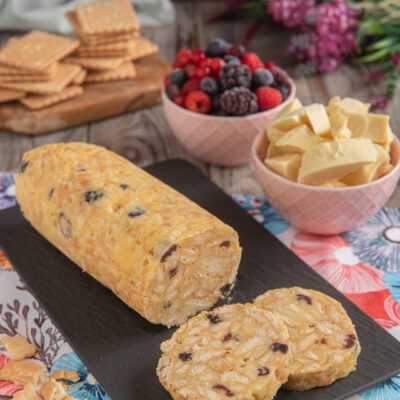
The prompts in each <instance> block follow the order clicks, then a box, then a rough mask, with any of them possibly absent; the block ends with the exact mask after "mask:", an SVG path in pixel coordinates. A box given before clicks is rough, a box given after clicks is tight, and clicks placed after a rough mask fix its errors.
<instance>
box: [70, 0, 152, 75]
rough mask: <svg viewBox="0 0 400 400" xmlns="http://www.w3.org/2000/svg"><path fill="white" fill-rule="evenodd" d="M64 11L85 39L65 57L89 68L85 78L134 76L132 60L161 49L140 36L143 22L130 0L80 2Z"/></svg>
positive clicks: (77, 31) (71, 61)
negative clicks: (69, 10) (140, 21)
mask: <svg viewBox="0 0 400 400" xmlns="http://www.w3.org/2000/svg"><path fill="white" fill-rule="evenodd" d="M65 15H66V17H67V19H68V20H69V22H70V23H71V25H72V26H73V28H74V31H75V36H76V38H77V39H79V40H80V41H81V43H82V44H81V46H80V47H79V48H78V49H77V50H76V51H75V53H74V54H73V55H72V56H70V57H68V58H67V60H66V61H67V62H70V63H73V64H77V65H79V66H81V67H83V68H85V69H87V70H88V74H87V76H86V79H85V82H105V81H113V80H118V79H127V78H133V77H135V75H136V70H135V66H134V64H133V63H132V61H135V60H138V59H140V58H143V57H146V56H149V55H152V54H155V53H157V51H158V46H157V45H156V44H155V43H153V42H151V41H150V40H147V39H145V38H143V37H140V36H139V29H140V24H139V21H138V19H137V16H136V13H135V10H134V9H133V7H132V5H131V3H130V2H128V1H123V0H122V1H104V2H100V3H86V4H78V5H77V6H76V8H75V11H72V12H67V13H66V14H65Z"/></svg>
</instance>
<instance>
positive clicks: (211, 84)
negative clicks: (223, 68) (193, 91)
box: [200, 76, 218, 95]
mask: <svg viewBox="0 0 400 400" xmlns="http://www.w3.org/2000/svg"><path fill="white" fill-rule="evenodd" d="M200 90H201V91H202V92H205V93H207V94H211V95H212V94H215V93H217V92H218V83H217V81H216V80H215V79H213V78H210V77H208V76H207V77H205V78H203V79H202V80H201V82H200Z"/></svg>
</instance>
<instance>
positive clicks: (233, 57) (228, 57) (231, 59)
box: [224, 55, 240, 64]
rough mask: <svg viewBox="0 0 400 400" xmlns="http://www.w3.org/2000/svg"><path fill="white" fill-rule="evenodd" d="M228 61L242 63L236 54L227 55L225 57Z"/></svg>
mask: <svg viewBox="0 0 400 400" xmlns="http://www.w3.org/2000/svg"><path fill="white" fill-rule="evenodd" d="M224 61H225V62H226V63H234V64H240V60H239V59H238V58H237V57H236V56H231V55H227V56H225V57H224Z"/></svg>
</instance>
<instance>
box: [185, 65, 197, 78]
mask: <svg viewBox="0 0 400 400" xmlns="http://www.w3.org/2000/svg"><path fill="white" fill-rule="evenodd" d="M196 69H197V67H196V66H195V65H193V64H190V65H189V66H188V67H187V68H186V75H187V76H188V78H189V79H193V78H196Z"/></svg>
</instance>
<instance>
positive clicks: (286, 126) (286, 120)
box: [270, 107, 310, 132]
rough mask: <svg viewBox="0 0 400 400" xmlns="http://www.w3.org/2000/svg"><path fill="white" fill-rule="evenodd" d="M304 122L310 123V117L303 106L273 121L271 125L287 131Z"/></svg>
mask: <svg viewBox="0 0 400 400" xmlns="http://www.w3.org/2000/svg"><path fill="white" fill-rule="evenodd" d="M302 124H306V125H309V124H310V122H309V120H308V117H307V115H306V111H305V109H304V108H303V107H302V108H298V109H296V110H293V111H291V112H289V113H288V114H285V115H283V116H282V117H281V118H278V119H277V120H275V121H273V122H272V124H271V125H270V126H272V127H274V128H276V129H280V130H282V131H285V132H286V131H289V130H290V129H292V128H294V127H296V126H298V125H302Z"/></svg>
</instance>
